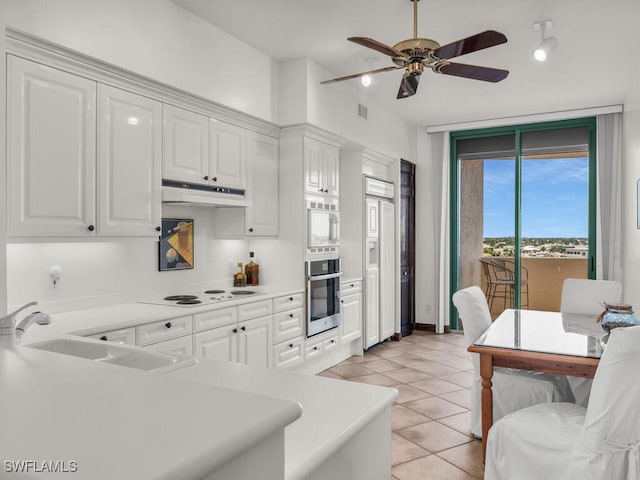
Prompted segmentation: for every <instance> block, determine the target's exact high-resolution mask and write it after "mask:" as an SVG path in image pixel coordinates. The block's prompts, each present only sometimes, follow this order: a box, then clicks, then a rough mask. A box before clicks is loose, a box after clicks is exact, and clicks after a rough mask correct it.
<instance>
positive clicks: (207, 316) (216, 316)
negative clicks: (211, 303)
mask: <svg viewBox="0 0 640 480" xmlns="http://www.w3.org/2000/svg"><path fill="white" fill-rule="evenodd" d="M237 319H238V313H237V310H236V307H229V308H223V309H220V310H214V311H212V312H205V313H197V314H195V315H194V316H193V331H194V332H202V331H203V330H209V329H211V328H218V327H224V326H225V325H231V324H234V323H236V320H237Z"/></svg>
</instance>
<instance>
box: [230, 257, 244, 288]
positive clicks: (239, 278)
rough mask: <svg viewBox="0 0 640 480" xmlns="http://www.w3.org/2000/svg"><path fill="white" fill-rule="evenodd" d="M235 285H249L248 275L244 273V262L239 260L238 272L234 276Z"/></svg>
mask: <svg viewBox="0 0 640 480" xmlns="http://www.w3.org/2000/svg"><path fill="white" fill-rule="evenodd" d="M233 286H234V287H246V286H247V277H246V275H245V274H244V273H242V262H238V273H236V274H235V275H234V276H233Z"/></svg>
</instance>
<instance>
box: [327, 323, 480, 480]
mask: <svg viewBox="0 0 640 480" xmlns="http://www.w3.org/2000/svg"><path fill="white" fill-rule="evenodd" d="M469 355H470V354H469V352H467V343H466V341H465V339H464V337H463V335H462V334H458V333H447V334H443V335H435V334H434V333H430V332H422V331H416V332H414V334H413V335H410V336H408V337H405V338H403V339H402V340H401V341H399V342H385V343H383V344H381V345H378V346H376V347H374V348H371V349H370V350H369V351H367V352H366V353H365V354H364V356H362V357H358V356H354V357H351V358H349V359H348V360H345V361H344V362H342V363H339V364H338V365H335V366H334V367H332V368H330V369H328V370H325V371H324V372H321V373H320V374H319V375H323V376H326V377H332V378H341V379H345V380H350V381H352V382H364V383H370V384H375V385H384V386H393V387H394V388H397V389H398V391H399V392H400V395H399V396H398V398H397V399H396V402H395V403H394V405H393V407H392V410H391V422H392V429H393V432H392V446H391V450H392V460H391V463H392V470H391V473H392V480H436V479H443V480H445V479H446V480H472V479H482V478H483V476H484V474H483V470H484V466H483V463H482V443H481V442H480V441H479V440H476V439H474V438H473V437H472V436H471V433H470V432H469V424H470V421H471V420H470V415H471V413H470V411H469V408H470V406H469V399H470V392H469V388H470V387H471V379H472V374H471V369H472V366H471V359H470V356H469Z"/></svg>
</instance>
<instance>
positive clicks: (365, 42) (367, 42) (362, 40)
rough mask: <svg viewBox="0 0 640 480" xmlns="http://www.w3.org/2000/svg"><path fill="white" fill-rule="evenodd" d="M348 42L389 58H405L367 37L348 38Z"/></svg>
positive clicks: (400, 53)
mask: <svg viewBox="0 0 640 480" xmlns="http://www.w3.org/2000/svg"><path fill="white" fill-rule="evenodd" d="M347 40H349V41H350V42H353V43H357V44H358V45H362V46H363V47H367V48H371V49H373V50H375V51H376V52H380V53H384V54H385V55H389V56H390V57H406V55H405V54H404V53H402V52H401V51H399V50H395V49H394V48H391V47H390V46H389V45H385V44H384V43H381V42H379V41H377V40H374V39H373V38H367V37H349V38H347Z"/></svg>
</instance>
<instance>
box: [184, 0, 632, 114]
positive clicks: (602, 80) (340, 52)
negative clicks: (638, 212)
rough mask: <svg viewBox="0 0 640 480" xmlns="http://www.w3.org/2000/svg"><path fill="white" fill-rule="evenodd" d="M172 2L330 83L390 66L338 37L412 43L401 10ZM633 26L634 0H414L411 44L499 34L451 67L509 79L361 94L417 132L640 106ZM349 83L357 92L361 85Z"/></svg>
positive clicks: (391, 0)
mask: <svg viewBox="0 0 640 480" xmlns="http://www.w3.org/2000/svg"><path fill="white" fill-rule="evenodd" d="M173 1H174V2H175V3H177V4H179V5H181V6H183V7H184V8H186V9H188V10H190V11H191V12H193V13H194V14H196V15H198V16H200V17H201V18H203V19H205V20H206V21H208V22H210V23H212V24H214V25H215V26H217V27H218V28H220V29H222V30H224V31H226V32H228V33H229V34H231V35H232V36H234V37H236V38H237V39H239V40H241V41H243V42H245V43H247V44H249V45H251V46H253V47H254V48H256V49H258V50H259V51H261V52H263V53H265V54H266V55H268V56H270V57H272V58H274V59H276V60H279V61H286V60H290V59H294V58H300V57H308V58H309V59H311V60H313V61H314V62H316V63H318V64H319V65H321V66H322V67H324V68H326V69H327V70H328V71H329V72H331V74H330V75H329V77H328V78H327V79H329V78H333V77H338V76H343V75H348V74H352V73H358V72H361V71H366V70H372V69H375V68H382V67H386V66H391V65H392V63H391V61H390V59H389V58H388V57H386V56H385V55H382V54H380V53H377V52H375V51H373V50H370V49H368V48H365V47H362V46H359V45H356V44H354V43H352V42H349V41H347V40H346V39H347V37H350V36H364V37H370V38H374V39H376V40H378V41H380V42H382V43H385V44H387V45H390V46H393V45H394V44H395V43H397V42H399V41H400V40H404V39H407V38H411V37H412V36H413V4H412V2H411V1H410V0H268V1H265V0H242V1H238V0H173ZM638 18H640V2H638V1H637V0H610V1H608V2H604V1H602V0H422V1H420V3H419V4H418V36H419V37H426V38H432V39H434V40H436V41H437V42H438V43H440V44H441V45H444V44H447V43H450V42H452V41H455V40H458V39H461V38H464V37H468V36H470V35H474V34H476V33H479V32H482V31H484V30H489V29H492V30H497V31H499V32H502V33H504V34H505V35H506V36H507V38H508V43H507V44H505V45H500V46H496V47H492V48H489V49H486V50H483V51H480V52H475V53H472V54H469V55H465V56H463V57H458V58H456V59H455V60H456V61H460V62H461V63H470V64H477V65H483V66H489V67H496V68H502V69H506V70H509V71H510V74H509V76H508V77H507V78H506V79H505V80H503V81H502V82H500V83H496V84H493V83H486V82H480V81H476V80H468V79H464V78H457V77H451V76H446V75H438V74H434V73H433V72H431V71H425V73H424V74H423V75H422V77H421V80H420V86H419V88H418V93H417V94H416V95H415V96H413V97H409V98H407V99H402V100H396V94H397V91H398V86H399V84H400V79H401V77H402V70H397V71H392V72H385V73H381V74H379V75H376V78H375V80H377V83H376V84H374V85H372V86H371V87H369V88H368V89H367V94H368V95H369V96H370V97H371V98H374V99H375V100H376V101H379V102H380V103H382V104H383V105H385V106H386V107H387V108H389V109H391V110H392V111H393V112H395V113H396V114H397V115H399V116H400V117H402V118H404V119H406V120H407V121H409V122H411V123H414V124H417V125H422V126H424V125H426V126H428V125H439V124H448V123H457V122H466V121H473V120H481V119H488V118H501V117H508V116H515V115H526V114H532V113H543V112H553V111H560V110H568V109H578V108H585V107H596V106H604V105H612V104H619V103H625V104H632V103H640V60H639V59H638V58H639V57H638V51H637V49H638V47H639V46H640V29H638V28H637V26H636V23H637V19H638ZM547 19H550V20H552V21H553V27H552V29H551V30H549V31H548V35H553V36H555V37H557V38H558V48H557V50H556V51H555V52H553V54H552V56H551V58H550V59H549V60H548V61H547V62H545V63H538V62H536V61H534V60H533V59H532V58H531V50H532V49H533V48H534V47H535V46H536V44H537V43H538V42H539V41H540V32H536V31H534V29H533V23H534V22H536V21H541V20H547ZM348 82H350V83H351V84H352V85H353V86H354V87H355V88H364V87H362V86H360V83H359V81H358V79H355V80H348ZM334 86H335V84H328V85H325V86H324V87H323V88H327V89H330V88H333V87H334Z"/></svg>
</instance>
